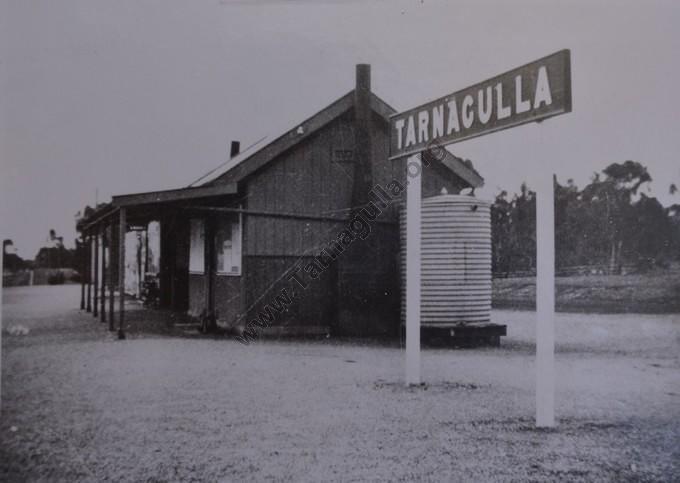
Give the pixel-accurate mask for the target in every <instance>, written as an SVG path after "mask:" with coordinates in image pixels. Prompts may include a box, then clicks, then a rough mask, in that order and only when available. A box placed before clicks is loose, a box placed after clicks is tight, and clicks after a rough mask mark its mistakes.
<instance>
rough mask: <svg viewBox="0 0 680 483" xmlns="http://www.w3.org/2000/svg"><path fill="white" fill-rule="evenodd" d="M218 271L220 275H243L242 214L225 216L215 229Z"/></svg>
mask: <svg viewBox="0 0 680 483" xmlns="http://www.w3.org/2000/svg"><path fill="white" fill-rule="evenodd" d="M215 255H216V263H217V266H216V271H217V273H218V274H220V275H241V215H233V216H225V217H222V218H220V219H219V220H218V222H217V226H216V229H215Z"/></svg>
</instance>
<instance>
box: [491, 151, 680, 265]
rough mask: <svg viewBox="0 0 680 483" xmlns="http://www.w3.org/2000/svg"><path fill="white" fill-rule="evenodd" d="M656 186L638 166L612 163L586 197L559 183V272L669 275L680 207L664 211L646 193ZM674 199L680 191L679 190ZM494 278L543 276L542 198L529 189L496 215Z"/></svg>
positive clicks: (501, 197)
mask: <svg viewBox="0 0 680 483" xmlns="http://www.w3.org/2000/svg"><path fill="white" fill-rule="evenodd" d="M651 181H652V177H651V176H650V174H649V172H648V171H647V168H646V167H644V166H643V165H641V164H640V163H638V162H634V161H626V162H624V163H612V164H610V165H609V166H607V167H606V168H605V169H603V170H602V172H601V173H595V174H594V175H593V176H592V178H591V181H590V183H589V184H588V185H587V186H585V187H584V188H583V189H579V188H578V187H577V186H576V185H575V184H574V182H573V180H568V181H567V183H566V184H564V185H562V184H560V183H558V182H557V180H556V179H555V181H554V186H555V263H556V268H557V270H558V271H560V270H567V269H570V268H574V267H590V269H591V270H597V271H602V272H605V273H621V272H622V271H628V270H633V271H643V270H646V269H650V268H653V267H667V266H669V264H670V263H671V262H673V261H677V260H680V204H677V203H676V204H673V205H671V206H669V207H664V206H663V205H662V204H661V203H660V202H659V201H658V200H657V199H656V198H654V197H650V196H647V195H646V194H645V193H643V192H642V188H643V187H644V186H646V185H647V184H648V183H649V182H651ZM669 192H670V194H671V195H675V194H676V192H677V187H676V186H675V185H674V184H671V185H670V187H669ZM491 224H492V236H493V244H492V245H493V252H492V253H493V256H492V263H493V271H494V273H495V274H496V275H499V276H504V275H507V274H511V273H517V272H534V271H535V268H536V194H535V192H533V191H531V190H530V189H529V188H528V187H527V185H526V184H525V183H523V184H522V186H521V188H520V192H519V193H517V194H515V195H513V196H512V197H510V196H509V195H508V193H507V192H506V191H502V192H500V193H499V194H498V195H497V196H496V198H495V200H494V204H493V206H492V209H491Z"/></svg>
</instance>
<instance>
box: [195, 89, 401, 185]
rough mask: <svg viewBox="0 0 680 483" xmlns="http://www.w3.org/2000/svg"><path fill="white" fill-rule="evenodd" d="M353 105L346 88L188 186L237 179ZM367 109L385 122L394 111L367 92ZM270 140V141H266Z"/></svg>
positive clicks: (312, 132) (267, 161)
mask: <svg viewBox="0 0 680 483" xmlns="http://www.w3.org/2000/svg"><path fill="white" fill-rule="evenodd" d="M353 106H354V90H352V91H350V92H348V93H347V94H345V95H344V96H342V97H341V98H339V99H338V100H336V101H335V102H333V103H332V104H330V105H329V106H328V107H326V108H325V109H323V110H321V111H319V112H317V113H316V114H314V115H313V116H311V117H309V118H308V119H305V120H304V121H302V122H301V123H299V124H296V125H295V126H294V127H293V128H291V129H289V130H288V131H286V132H285V133H283V134H282V135H280V136H278V137H268V136H265V137H264V138H262V139H260V140H259V141H257V142H255V143H254V144H253V145H251V146H249V147H248V148H247V149H246V150H244V151H243V152H241V153H240V154H238V155H236V156H234V157H233V158H231V159H230V160H229V161H227V162H226V163H224V164H223V165H222V166H220V167H219V168H217V169H215V170H213V171H211V172H209V173H206V174H205V175H204V176H202V177H201V178H199V179H198V180H196V181H195V182H193V183H192V184H191V185H189V186H197V185H198V186H205V185H214V184H220V183H223V182H231V183H233V182H238V181H240V180H242V179H243V178H245V177H246V176H248V175H249V174H251V173H253V172H254V171H256V170H258V169H260V168H261V167H262V166H264V165H266V164H267V163H269V162H270V161H271V160H273V159H274V158H276V157H277V156H279V155H280V154H281V153H283V152H284V151H287V150H288V149H290V148H292V147H293V146H295V145H296V144H298V143H300V142H301V141H303V140H305V139H307V138H309V137H310V136H311V135H313V134H314V133H315V132H317V131H318V130H319V129H321V128H323V127H324V126H326V125H327V124H328V123H330V122H331V121H333V120H335V119H337V118H338V117H340V116H341V115H342V114H344V113H346V112H347V111H349V110H350V109H352V107H353ZM371 109H372V110H373V112H375V113H376V114H378V115H379V116H380V117H381V118H383V119H384V120H385V122H388V121H389V117H390V116H391V115H392V114H394V113H396V112H397V111H396V110H395V109H394V108H392V107H391V106H390V105H389V104H387V103H386V102H385V101H383V100H382V99H380V98H379V97H378V96H376V95H375V94H373V93H371ZM267 141H270V142H267Z"/></svg>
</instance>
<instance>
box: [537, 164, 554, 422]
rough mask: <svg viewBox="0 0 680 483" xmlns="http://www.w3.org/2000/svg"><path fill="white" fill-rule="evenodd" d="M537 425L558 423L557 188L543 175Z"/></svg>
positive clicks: (539, 202)
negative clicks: (556, 325) (556, 368)
mask: <svg viewBox="0 0 680 483" xmlns="http://www.w3.org/2000/svg"><path fill="white" fill-rule="evenodd" d="M536 426H538V427H539V428H540V427H553V426H555V187H554V181H553V173H552V170H547V171H546V172H545V173H542V174H541V184H540V186H539V187H538V190H537V197H536Z"/></svg>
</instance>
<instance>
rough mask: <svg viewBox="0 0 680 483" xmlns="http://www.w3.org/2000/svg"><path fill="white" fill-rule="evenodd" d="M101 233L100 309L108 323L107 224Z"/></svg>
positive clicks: (102, 319)
mask: <svg viewBox="0 0 680 483" xmlns="http://www.w3.org/2000/svg"><path fill="white" fill-rule="evenodd" d="M101 232H102V282H101V283H102V285H101V294H100V295H99V298H100V300H101V307H100V309H99V310H100V311H101V313H100V314H99V315H100V316H101V321H102V322H106V272H107V271H108V270H107V267H106V246H107V236H106V225H105V224H102V227H101ZM109 269H110V268H109Z"/></svg>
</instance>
